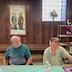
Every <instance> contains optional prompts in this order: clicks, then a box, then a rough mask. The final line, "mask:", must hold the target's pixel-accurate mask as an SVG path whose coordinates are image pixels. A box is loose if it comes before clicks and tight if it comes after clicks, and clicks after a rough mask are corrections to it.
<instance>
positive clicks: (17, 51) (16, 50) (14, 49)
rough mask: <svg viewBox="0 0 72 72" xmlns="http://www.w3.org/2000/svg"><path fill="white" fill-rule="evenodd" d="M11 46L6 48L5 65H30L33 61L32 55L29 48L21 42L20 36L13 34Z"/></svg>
mask: <svg viewBox="0 0 72 72" xmlns="http://www.w3.org/2000/svg"><path fill="white" fill-rule="evenodd" d="M10 41H11V44H12V45H11V46H10V47H8V49H7V50H6V53H5V56H4V59H3V63H4V65H6V64H7V61H8V65H30V64H31V62H32V56H31V53H30V51H29V48H28V47H27V46H26V45H24V44H21V39H20V37H19V36H12V37H11V39H10Z"/></svg>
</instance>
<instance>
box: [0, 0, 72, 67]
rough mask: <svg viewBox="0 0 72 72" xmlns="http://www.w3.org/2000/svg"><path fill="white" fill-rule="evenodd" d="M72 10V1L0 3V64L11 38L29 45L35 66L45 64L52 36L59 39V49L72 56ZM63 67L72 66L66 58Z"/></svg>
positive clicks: (1, 0)
mask: <svg viewBox="0 0 72 72" xmlns="http://www.w3.org/2000/svg"><path fill="white" fill-rule="evenodd" d="M71 7H72V0H0V65H2V66H3V58H4V56H5V53H6V50H7V48H8V47H9V46H11V42H10V38H11V37H12V36H19V37H20V38H21V43H22V44H25V45H27V46H28V48H29V50H30V52H31V55H32V63H33V65H43V53H44V50H45V49H46V48H47V47H49V46H50V45H49V41H50V39H51V38H52V37H57V38H59V39H60V46H62V47H63V48H64V49H65V50H66V51H67V52H68V53H69V54H70V55H72V8H71ZM19 15H22V16H23V17H22V20H21V19H20V18H19V17H18V16H19ZM12 16H13V17H12ZM14 19H15V20H14ZM21 22H22V23H21ZM63 66H72V61H70V60H68V59H67V58H66V59H65V60H64V64H63Z"/></svg>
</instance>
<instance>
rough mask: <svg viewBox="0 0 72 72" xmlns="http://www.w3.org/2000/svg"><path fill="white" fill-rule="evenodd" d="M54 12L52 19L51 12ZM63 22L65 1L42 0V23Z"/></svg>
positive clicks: (64, 18)
mask: <svg viewBox="0 0 72 72" xmlns="http://www.w3.org/2000/svg"><path fill="white" fill-rule="evenodd" d="M53 11H55V13H56V14H57V16H56V17H52V16H51V15H50V14H51V12H53ZM53 19H54V21H65V20H66V0H42V21H53Z"/></svg>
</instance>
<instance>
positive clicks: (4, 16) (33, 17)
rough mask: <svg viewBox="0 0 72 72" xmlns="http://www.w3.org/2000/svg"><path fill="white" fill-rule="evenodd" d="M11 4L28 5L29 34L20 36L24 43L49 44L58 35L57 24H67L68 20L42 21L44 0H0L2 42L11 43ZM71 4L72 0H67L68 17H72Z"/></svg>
mask: <svg viewBox="0 0 72 72" xmlns="http://www.w3.org/2000/svg"><path fill="white" fill-rule="evenodd" d="M9 5H25V6H26V27H27V35H26V36H24V35H22V36H20V37H21V39H22V43H26V44H31V43H32V44H47V43H48V41H49V40H50V38H51V37H53V36H57V25H60V24H61V25H64V24H66V22H42V21H41V18H42V0H0V44H8V43H10V41H9V39H10V37H11V35H10V29H9V28H10V27H9V23H10V19H9V18H10V15H9ZM71 6H72V0H67V18H72V13H71V12H72V9H71ZM71 39H72V38H71ZM71 39H70V40H71Z"/></svg>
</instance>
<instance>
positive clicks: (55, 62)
mask: <svg viewBox="0 0 72 72" xmlns="http://www.w3.org/2000/svg"><path fill="white" fill-rule="evenodd" d="M68 55H69V53H68V52H67V51H66V50H65V49H64V48H63V47H61V46H59V47H58V48H57V51H56V53H55V54H53V53H52V51H51V47H48V48H46V49H45V51H44V55H43V63H45V62H46V61H48V62H49V63H50V64H51V65H52V66H60V65H63V58H66V57H67V56H68Z"/></svg>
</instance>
